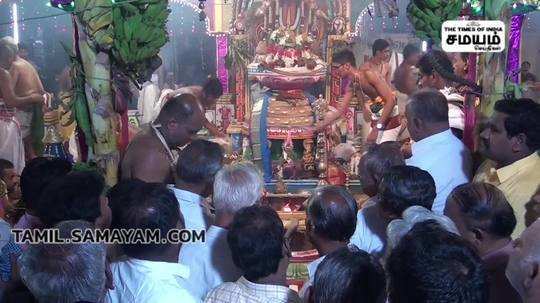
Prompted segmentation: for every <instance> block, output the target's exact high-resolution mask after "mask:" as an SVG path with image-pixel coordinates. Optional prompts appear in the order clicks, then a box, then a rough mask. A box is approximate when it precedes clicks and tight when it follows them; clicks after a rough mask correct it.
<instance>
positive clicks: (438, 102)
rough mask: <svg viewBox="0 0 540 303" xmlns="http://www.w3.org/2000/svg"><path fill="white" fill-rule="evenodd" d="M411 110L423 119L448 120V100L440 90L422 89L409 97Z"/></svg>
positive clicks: (408, 105)
mask: <svg viewBox="0 0 540 303" xmlns="http://www.w3.org/2000/svg"><path fill="white" fill-rule="evenodd" d="M407 107H408V108H409V112H410V113H411V114H412V115H413V116H414V117H415V118H418V119H420V120H422V121H427V122H448V100H447V99H446V97H445V96H444V95H443V94H442V93H441V92H440V91H438V90H434V89H421V90H419V91H417V92H415V93H413V94H412V95H411V96H410V97H409V104H407Z"/></svg>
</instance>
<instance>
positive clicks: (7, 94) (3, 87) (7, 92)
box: [0, 69, 45, 107]
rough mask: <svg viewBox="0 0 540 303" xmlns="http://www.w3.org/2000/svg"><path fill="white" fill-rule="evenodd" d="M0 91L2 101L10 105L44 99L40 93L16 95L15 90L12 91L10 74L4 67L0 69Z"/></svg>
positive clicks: (14, 105)
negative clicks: (23, 95)
mask: <svg viewBox="0 0 540 303" xmlns="http://www.w3.org/2000/svg"><path fill="white" fill-rule="evenodd" d="M0 92H1V93H2V98H3V99H4V103H6V105H8V106H12V107H20V106H26V105H30V104H39V103H42V102H43V101H44V100H45V98H44V97H43V95H41V94H31V95H29V96H25V97H19V96H16V95H15V92H14V91H13V82H12V79H11V76H10V74H9V72H8V71H6V70H5V69H0Z"/></svg>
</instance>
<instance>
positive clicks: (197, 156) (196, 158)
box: [176, 140, 223, 184]
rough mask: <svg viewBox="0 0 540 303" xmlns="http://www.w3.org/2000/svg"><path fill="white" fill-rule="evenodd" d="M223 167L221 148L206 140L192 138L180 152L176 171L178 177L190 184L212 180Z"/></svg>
mask: <svg viewBox="0 0 540 303" xmlns="http://www.w3.org/2000/svg"><path fill="white" fill-rule="evenodd" d="M221 167H223V149H222V148H221V146H219V144H217V143H215V142H210V141H207V140H194V141H192V142H191V143H190V144H189V145H188V146H187V147H186V148H184V149H183V150H182V151H181V152H180V156H179V158H178V164H177V166H176V173H177V175H178V179H180V180H182V181H184V182H186V183H191V184H200V183H207V184H211V183H213V182H214V176H215V175H216V173H217V172H218V171H219V170H220V169H221Z"/></svg>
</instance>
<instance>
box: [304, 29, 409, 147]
mask: <svg viewBox="0 0 540 303" xmlns="http://www.w3.org/2000/svg"><path fill="white" fill-rule="evenodd" d="M372 51H373V57H372V58H371V59H369V60H368V61H367V62H365V63H364V64H362V65H361V66H360V67H359V68H356V67H355V66H356V59H355V56H354V54H353V53H352V52H351V51H350V50H344V51H341V52H339V53H337V54H335V55H334V57H333V64H335V65H339V67H338V68H339V70H340V73H341V75H342V77H350V78H352V79H355V80H357V81H358V82H359V84H360V87H361V89H362V92H363V93H364V94H365V95H366V96H367V98H365V99H369V100H365V101H364V119H365V121H366V122H368V123H369V124H370V126H371V130H370V133H369V135H368V137H367V139H366V141H368V142H377V143H381V142H385V141H396V140H397V137H398V135H399V130H400V128H401V123H400V119H399V112H398V109H397V106H396V97H395V94H394V92H393V91H392V87H391V86H390V83H389V68H388V62H389V61H390V55H391V50H390V44H389V43H388V41H386V40H383V39H377V40H375V42H373V47H372ZM354 82H356V81H351V85H353V83H354ZM352 93H353V92H352V87H351V86H349V88H348V90H347V93H346V94H345V96H344V99H343V102H342V103H341V105H340V107H339V108H338V111H337V112H334V113H331V114H329V115H328V116H326V117H325V119H324V120H323V122H322V123H319V124H317V126H316V127H315V130H316V131H320V130H322V129H324V128H325V127H326V126H328V125H330V124H331V123H332V122H334V121H335V120H337V119H338V118H339V117H340V116H341V115H343V113H345V112H346V111H347V109H348V108H349V102H350V100H351V98H352Z"/></svg>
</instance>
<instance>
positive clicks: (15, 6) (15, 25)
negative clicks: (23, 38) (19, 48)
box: [11, 3, 19, 44]
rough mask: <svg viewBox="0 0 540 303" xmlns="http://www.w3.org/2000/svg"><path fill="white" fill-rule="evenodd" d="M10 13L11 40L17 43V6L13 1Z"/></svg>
mask: <svg viewBox="0 0 540 303" xmlns="http://www.w3.org/2000/svg"><path fill="white" fill-rule="evenodd" d="M11 13H12V18H13V40H15V43H17V44H19V10H18V8H17V3H13V5H12V6H11Z"/></svg>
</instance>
